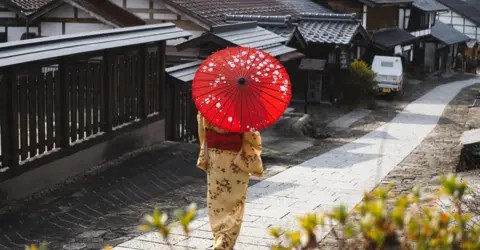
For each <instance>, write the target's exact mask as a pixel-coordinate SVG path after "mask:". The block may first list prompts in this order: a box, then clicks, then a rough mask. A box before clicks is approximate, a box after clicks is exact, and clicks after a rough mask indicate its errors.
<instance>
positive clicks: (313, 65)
mask: <svg viewBox="0 0 480 250" xmlns="http://www.w3.org/2000/svg"><path fill="white" fill-rule="evenodd" d="M326 62H327V61H326V60H322V59H311V58H303V59H302V61H301V62H300V66H298V68H299V69H303V70H313V71H323V70H324V69H325V64H326Z"/></svg>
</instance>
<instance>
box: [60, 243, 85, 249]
mask: <svg viewBox="0 0 480 250" xmlns="http://www.w3.org/2000/svg"><path fill="white" fill-rule="evenodd" d="M86 248H87V244H85V243H72V244H67V245H64V246H63V249H64V250H83V249H86Z"/></svg>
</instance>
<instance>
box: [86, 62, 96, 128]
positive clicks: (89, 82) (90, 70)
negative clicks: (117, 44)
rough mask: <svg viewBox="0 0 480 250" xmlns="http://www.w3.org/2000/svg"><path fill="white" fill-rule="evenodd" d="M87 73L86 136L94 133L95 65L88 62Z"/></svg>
mask: <svg viewBox="0 0 480 250" xmlns="http://www.w3.org/2000/svg"><path fill="white" fill-rule="evenodd" d="M85 73H86V79H87V80H86V82H85V84H86V87H85V109H86V112H85V116H86V118H85V134H86V136H90V135H92V106H93V98H92V97H93V93H94V92H93V84H94V83H93V82H94V78H95V76H94V74H93V67H92V65H91V64H90V63H89V64H87V68H86V70H85Z"/></svg>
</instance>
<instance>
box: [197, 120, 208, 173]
mask: <svg viewBox="0 0 480 250" xmlns="http://www.w3.org/2000/svg"><path fill="white" fill-rule="evenodd" d="M197 122H198V140H199V141H200V153H199V155H198V160H197V167H198V168H200V169H202V170H206V164H207V159H206V157H205V148H204V145H205V127H204V123H203V116H202V115H201V114H200V113H198V114H197Z"/></svg>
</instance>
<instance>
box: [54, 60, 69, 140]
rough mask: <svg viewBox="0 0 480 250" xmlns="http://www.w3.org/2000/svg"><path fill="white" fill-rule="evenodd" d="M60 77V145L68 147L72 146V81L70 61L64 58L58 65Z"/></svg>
mask: <svg viewBox="0 0 480 250" xmlns="http://www.w3.org/2000/svg"><path fill="white" fill-rule="evenodd" d="M58 71H59V78H58V80H57V81H58V82H57V86H58V87H59V89H58V90H59V91H58V92H57V94H59V100H60V105H59V106H58V108H59V109H60V114H59V122H60V124H59V125H60V126H59V132H60V133H59V134H60V136H59V137H60V147H61V148H67V147H68V146H70V81H69V75H68V62H67V60H65V59H62V60H61V61H60V63H59V65H58Z"/></svg>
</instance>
